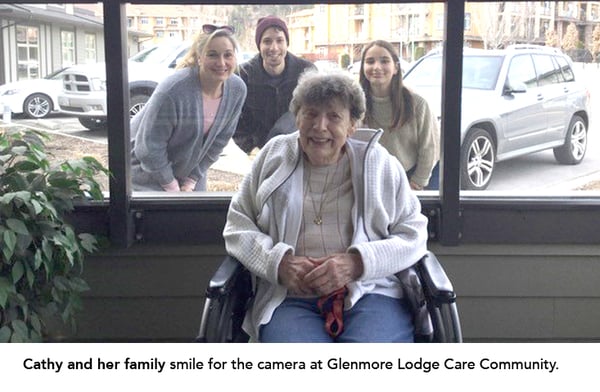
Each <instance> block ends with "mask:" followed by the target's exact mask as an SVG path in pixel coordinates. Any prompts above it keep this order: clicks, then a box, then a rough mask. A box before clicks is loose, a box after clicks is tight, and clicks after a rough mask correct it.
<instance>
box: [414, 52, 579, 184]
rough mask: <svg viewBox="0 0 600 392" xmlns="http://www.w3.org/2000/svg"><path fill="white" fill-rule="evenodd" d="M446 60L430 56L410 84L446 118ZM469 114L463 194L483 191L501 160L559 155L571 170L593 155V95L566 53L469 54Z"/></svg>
mask: <svg viewBox="0 0 600 392" xmlns="http://www.w3.org/2000/svg"><path fill="white" fill-rule="evenodd" d="M441 78H442V54H441V52H433V53H432V54H428V55H426V56H424V57H422V58H421V59H419V60H418V62H416V63H415V65H414V66H413V67H412V68H411V69H410V70H409V71H408V72H407V73H406V75H404V82H405V83H406V85H407V86H409V87H410V88H412V89H414V91H415V92H417V93H419V94H420V95H422V96H423V97H425V98H426V99H427V100H428V102H429V103H430V105H431V108H432V110H434V111H437V113H440V104H441V83H442V79H441ZM462 84H463V90H462V113H461V133H460V138H461V155H460V160H461V162H460V166H461V169H460V173H461V180H460V181H461V188H462V189H474V190H482V189H485V188H487V186H488V185H489V183H490V180H491V178H492V173H493V171H494V165H495V163H496V162H499V161H502V160H507V159H511V158H514V157H517V156H520V155H524V154H529V153H533V152H537V151H541V150H546V149H550V148H551V149H553V150H554V157H555V158H556V160H557V161H558V162H559V163H561V164H565V165H575V164H578V163H580V162H581V161H582V160H583V158H584V156H585V152H586V149H587V140H588V138H587V131H588V126H589V121H590V117H589V116H590V111H589V102H590V93H589V90H588V89H587V88H586V86H585V84H584V82H582V81H580V80H578V79H577V77H576V75H575V73H574V71H573V66H572V63H571V59H570V58H569V57H568V56H566V55H565V54H563V53H562V52H560V51H559V50H558V49H554V48H549V47H543V46H536V45H514V46H510V47H508V48H507V49H504V50H482V49H465V50H464V52H463V80H462Z"/></svg>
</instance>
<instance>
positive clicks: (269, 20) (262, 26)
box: [255, 15, 290, 50]
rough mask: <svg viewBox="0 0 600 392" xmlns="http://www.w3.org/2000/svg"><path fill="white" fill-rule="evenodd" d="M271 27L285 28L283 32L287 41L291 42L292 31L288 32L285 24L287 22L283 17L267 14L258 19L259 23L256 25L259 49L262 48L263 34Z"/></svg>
mask: <svg viewBox="0 0 600 392" xmlns="http://www.w3.org/2000/svg"><path fill="white" fill-rule="evenodd" d="M269 27H277V28H279V29H281V30H283V34H285V40H286V42H287V43H288V45H289V43H290V33H289V32H288V28H287V25H286V24H285V22H284V21H283V20H281V19H279V18H278V17H276V16H273V15H269V16H265V17H264V18H260V19H259V20H258V24H257V25H256V36H255V39H256V46H257V47H258V49H259V50H260V40H261V39H262V35H263V34H264V32H265V30H266V29H268V28H269Z"/></svg>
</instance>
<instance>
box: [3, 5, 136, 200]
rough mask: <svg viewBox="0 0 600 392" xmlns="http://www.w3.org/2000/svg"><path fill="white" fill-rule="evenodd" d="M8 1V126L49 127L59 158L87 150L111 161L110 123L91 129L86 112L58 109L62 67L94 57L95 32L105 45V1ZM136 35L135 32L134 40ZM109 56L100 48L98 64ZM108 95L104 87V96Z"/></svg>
mask: <svg viewBox="0 0 600 392" xmlns="http://www.w3.org/2000/svg"><path fill="white" fill-rule="evenodd" d="M6 7H10V8H12V11H11V12H10V13H4V14H3V16H2V18H4V19H3V21H4V22H3V27H2V29H3V30H2V36H3V39H4V42H3V43H4V45H3V46H2V47H3V50H4V52H3V53H2V54H1V55H2V56H5V57H3V66H4V69H6V70H7V71H8V72H5V73H4V79H5V82H6V83H7V84H6V85H3V86H0V107H2V108H3V107H4V106H5V105H9V106H10V108H11V111H12V116H11V117H12V118H11V120H12V121H11V123H10V124H9V126H11V127H23V128H31V129H36V130H39V131H41V132H46V133H47V135H48V136H49V140H48V142H47V149H48V152H50V153H51V154H49V157H50V159H51V160H52V162H53V163H54V164H58V163H59V162H63V161H65V160H67V159H74V158H81V157H83V156H86V155H88V156H93V157H95V158H97V159H98V160H99V161H101V162H102V163H103V164H104V165H105V166H108V148H107V132H106V129H103V128H99V129H98V130H96V131H93V132H92V131H90V130H89V129H88V128H86V127H85V126H84V125H83V123H84V122H85V121H86V119H87V117H86V118H84V117H79V116H80V115H81V114H82V113H81V112H73V113H59V112H58V109H59V107H60V105H59V101H60V96H61V94H62V93H63V79H64V77H65V75H66V72H67V70H65V69H63V67H64V66H71V65H74V66H77V65H79V64H77V62H78V61H79V62H85V59H86V58H89V57H88V56H87V55H86V51H87V50H88V47H87V43H88V42H90V38H91V37H93V38H94V41H95V42H96V40H97V43H98V44H99V47H102V48H103V47H104V39H103V26H102V16H101V15H102V12H101V11H102V7H101V5H96V4H94V5H92V4H81V5H79V4H77V5H75V4H66V5H60V6H58V5H57V4H52V3H48V4H24V3H19V4H18V5H7V6H6ZM49 15H51V17H49ZM25 20H26V21H27V22H24V21H25ZM133 38H134V35H133V33H132V36H131V38H130V40H129V41H133V40H134V39H133ZM75 42H80V43H82V45H75ZM84 42H85V43H86V45H83V43H84ZM91 49H93V50H95V49H94V48H93V47H91ZM15 53H16V55H15ZM104 58H105V57H104V51H103V50H101V51H100V52H99V53H98V61H100V63H98V64H93V66H95V67H103V64H102V63H101V62H102V61H104ZM94 63H96V59H95V55H94ZM73 80H74V79H73ZM79 82H80V81H78V83H79ZM82 85H83V83H82V84H81V86H82ZM98 85H100V86H102V83H98ZM6 86H8V88H6ZM81 97H82V98H84V97H85V95H84V94H82V95H81ZM105 99H106V98H105V91H103V92H102V93H101V95H100V100H101V101H104V100H105ZM62 103H63V104H65V108H69V107H70V106H72V105H71V103H72V102H69V101H68V99H67V101H63V102H62ZM99 118H100V119H102V117H99ZM80 120H81V121H80ZM3 125H4V124H3ZM98 180H99V182H100V183H101V184H102V188H103V190H104V191H106V192H108V178H107V177H106V176H105V175H100V176H98Z"/></svg>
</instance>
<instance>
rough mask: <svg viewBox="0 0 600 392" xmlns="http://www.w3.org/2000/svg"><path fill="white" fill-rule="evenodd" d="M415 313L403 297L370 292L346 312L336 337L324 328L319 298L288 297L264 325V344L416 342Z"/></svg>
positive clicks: (261, 338)
mask: <svg viewBox="0 0 600 392" xmlns="http://www.w3.org/2000/svg"><path fill="white" fill-rule="evenodd" d="M413 333H414V327H413V319H412V314H411V313H410V310H409V308H408V306H407V304H406V302H405V301H404V300H402V299H398V298H392V297H387V296H384V295H379V294H367V295H365V296H364V297H362V298H361V299H360V300H359V301H358V302H357V303H356V304H355V305H354V306H353V307H352V308H351V309H349V310H345V311H344V330H343V331H342V333H341V334H340V335H339V336H338V337H337V338H335V339H334V338H332V337H331V336H329V334H327V332H326V331H325V321H324V320H323V317H322V316H321V314H320V312H319V309H318V308H317V299H316V298H286V299H285V300H284V301H283V303H282V304H281V305H279V306H278V307H277V309H275V312H274V313H273V316H272V318H271V321H270V322H269V323H268V324H265V325H263V326H261V329H260V341H261V342H264V343H306V342H309V343H334V342H339V343H352V342H354V343H359V342H364V343H392V342H394V343H408V342H413V341H414V338H413Z"/></svg>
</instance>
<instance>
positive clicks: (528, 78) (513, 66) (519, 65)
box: [508, 55, 537, 88]
mask: <svg viewBox="0 0 600 392" xmlns="http://www.w3.org/2000/svg"><path fill="white" fill-rule="evenodd" d="M518 83H524V84H525V85H526V86H527V87H528V88H531V87H535V86H537V76H536V74H535V68H534V67H533V62H532V61H531V56H529V55H521V56H515V57H513V59H512V60H511V62H510V67H509V68H508V84H509V86H510V87H515V85H516V84H518Z"/></svg>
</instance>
